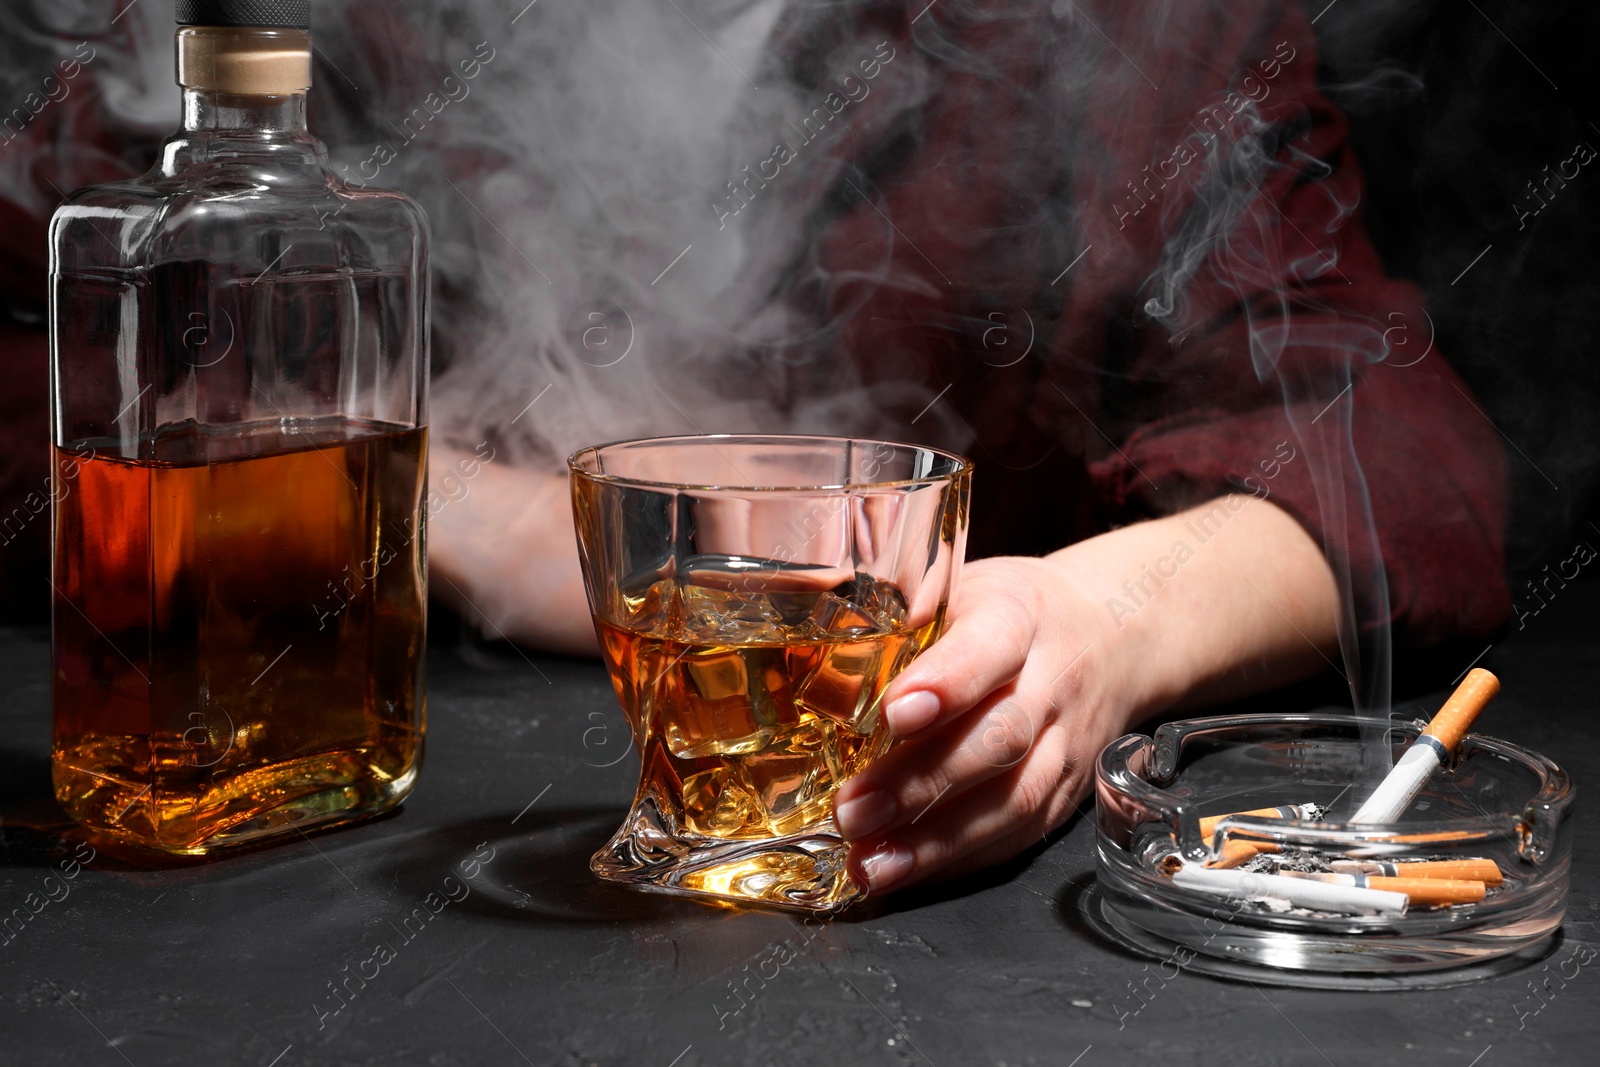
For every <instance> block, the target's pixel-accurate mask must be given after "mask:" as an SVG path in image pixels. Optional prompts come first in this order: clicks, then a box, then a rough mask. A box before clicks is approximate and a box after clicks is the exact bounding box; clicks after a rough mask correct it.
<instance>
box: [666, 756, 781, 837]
mask: <svg viewBox="0 0 1600 1067" xmlns="http://www.w3.org/2000/svg"><path fill="white" fill-rule="evenodd" d="M683 815H684V821H685V822H686V823H688V825H689V829H690V830H691V831H693V832H694V833H697V834H705V835H706V836H708V837H764V836H766V834H767V833H768V832H769V831H768V829H767V820H766V817H765V813H764V812H763V810H762V808H761V804H760V801H759V800H758V799H757V797H756V795H755V793H754V791H753V790H752V789H751V788H750V784H749V782H748V781H746V780H745V778H744V774H743V771H742V769H741V768H740V767H739V765H738V764H724V765H723V766H721V767H713V768H712V769H711V770H708V771H701V772H700V773H699V774H691V775H690V776H689V777H687V778H685V779H684V780H683Z"/></svg>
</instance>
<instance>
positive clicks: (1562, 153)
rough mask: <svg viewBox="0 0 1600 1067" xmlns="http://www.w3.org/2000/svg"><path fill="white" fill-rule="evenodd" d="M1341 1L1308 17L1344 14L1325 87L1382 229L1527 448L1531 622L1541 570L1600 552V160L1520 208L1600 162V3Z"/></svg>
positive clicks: (1492, 407) (1517, 584) (1520, 566)
mask: <svg viewBox="0 0 1600 1067" xmlns="http://www.w3.org/2000/svg"><path fill="white" fill-rule="evenodd" d="M1325 3H1326V0H1309V2H1308V3H1307V9H1308V10H1309V11H1310V12H1311V13H1312V14H1313V16H1315V15H1316V14H1317V12H1318V10H1319V9H1322V10H1324V11H1325V13H1324V14H1323V15H1322V16H1321V17H1320V18H1319V19H1318V21H1317V26H1316V28H1317V34H1318V38H1319V43H1320V45H1321V49H1322V61H1323V65H1322V81H1323V82H1324V84H1325V85H1327V86H1328V88H1329V91H1330V94H1331V95H1332V96H1333V97H1334V98H1335V99H1336V100H1337V101H1338V102H1339V104H1340V105H1341V106H1342V107H1343V108H1344V109H1345V111H1346V112H1347V114H1349V116H1350V119H1351V124H1352V127H1353V135H1354V140H1355V145H1356V149H1357V152H1358V154H1359V155H1360V157H1361V160H1362V163H1363V165H1364V166H1365V168H1366V170H1367V200H1366V205H1365V211H1366V224H1367V228H1368V231H1369V232H1370V233H1371V235H1372V238H1373V240H1374V242H1375V243H1376V244H1377V246H1378V249H1379V251H1380V253H1381V254H1382V255H1383V258H1384V263H1385V265H1386V266H1387V267H1388V269H1389V272H1390V273H1391V274H1397V275H1401V276H1404V277H1408V278H1411V279H1413V280H1415V281H1417V282H1418V283H1420V284H1421V285H1422V286H1423V288H1424V290H1425V291H1426V292H1427V296H1428V307H1429V312H1430V314H1431V316H1432V320H1433V324H1434V326H1436V327H1437V346H1436V348H1435V352H1436V353H1437V352H1439V351H1442V352H1444V353H1445V354H1446V355H1447V357H1448V358H1449V360H1450V362H1451V363H1452V364H1453V365H1454V366H1455V367H1456V368H1457V370H1459V371H1460V373H1461V376H1462V377H1463V378H1465V379H1466V381H1467V384H1468V385H1469V386H1470V387H1471V388H1472V390H1473V391H1474V392H1475V393H1476V394H1477V397H1478V399H1479V402H1480V403H1481V404H1482V405H1483V407H1484V409H1485V411H1486V412H1487V413H1488V414H1489V416H1490V417H1491V418H1492V419H1493V421H1494V423H1495V425H1496V427H1497V428H1498V429H1499V430H1500V432H1501V434H1502V436H1503V437H1504V439H1505V440H1506V441H1507V442H1508V444H1507V446H1506V453H1507V458H1508V460H1509V468H1510V472H1511V478H1512V508H1511V513H1510V522H1509V529H1508V531H1507V535H1508V536H1507V557H1508V559H1507V563H1508V568H1509V570H1510V572H1511V576H1512V579H1513V582H1512V595H1513V597H1514V598H1515V599H1516V600H1517V602H1518V605H1519V607H1520V608H1524V609H1526V608H1528V607H1531V606H1534V605H1535V602H1534V601H1532V600H1531V598H1530V597H1529V596H1528V593H1527V586H1526V584H1525V583H1526V580H1527V578H1528V577H1529V576H1531V575H1532V574H1533V573H1534V572H1537V571H1539V570H1540V569H1541V568H1542V567H1544V566H1545V565H1546V564H1547V563H1550V564H1553V563H1554V562H1556V561H1559V560H1562V559H1565V558H1567V557H1568V556H1570V555H1571V549H1572V544H1573V542H1574V541H1575V540H1576V539H1579V538H1582V539H1587V540H1589V541H1590V543H1591V544H1594V545H1596V546H1597V547H1600V533H1597V532H1596V531H1595V529H1593V528H1592V527H1590V526H1589V525H1588V522H1589V520H1591V519H1593V518H1594V512H1595V507H1596V503H1597V498H1596V483H1597V477H1600V432H1597V421H1596V402H1597V400H1600V368H1597V366H1596V360H1595V350H1594V342H1595V335H1596V331H1595V327H1594V322H1595V312H1596V309H1597V307H1600V269H1597V266H1596V256H1597V252H1600V243H1597V238H1600V224H1597V219H1600V203H1597V201H1596V186H1597V182H1600V159H1596V160H1595V161H1593V162H1591V163H1590V164H1589V165H1588V166H1587V167H1584V168H1582V169H1581V170H1580V171H1579V174H1578V177H1577V179H1576V180H1574V181H1572V182H1570V183H1568V185H1567V187H1566V188H1565V189H1559V190H1558V191H1557V193H1556V194H1555V196H1554V197H1553V198H1551V200H1550V203H1549V205H1548V206H1547V207H1545V208H1544V209H1543V210H1542V211H1541V212H1539V214H1538V215H1537V216H1535V217H1532V218H1529V219H1528V220H1527V224H1526V227H1525V228H1524V229H1521V230H1519V229H1518V219H1517V210H1516V205H1519V204H1521V205H1524V206H1528V205H1532V204H1534V203H1535V202H1534V201H1532V200H1531V199H1529V193H1528V186H1527V183H1528V182H1529V181H1531V180H1535V179H1538V178H1542V177H1544V167H1545V166H1546V165H1548V166H1549V167H1550V168H1551V171H1552V172H1553V171H1554V169H1555V167H1556V165H1557V164H1558V163H1560V162H1561V161H1563V160H1565V159H1568V158H1569V157H1570V156H1571V155H1572V153H1573V148H1574V147H1575V146H1576V145H1577V144H1578V143H1579V142H1585V143H1587V144H1588V145H1589V146H1590V147H1591V148H1593V149H1596V150H1597V151H1600V128H1597V124H1600V107H1597V106H1596V103H1595V102H1596V101H1597V100H1600V76H1597V70H1600V68H1597V64H1596V54H1595V47H1596V45H1597V44H1600V5H1597V4H1595V3H1593V2H1591V0H1566V2H1554V3H1527V2H1507V0H1447V2H1438V0H1424V2H1405V0H1401V2H1397V3H1373V2H1368V3H1362V2H1359V0H1338V2H1337V3H1335V4H1333V5H1332V6H1331V7H1328V8H1324V7H1323V5H1324V4H1325ZM1508 38H1509V40H1508ZM1485 248H1488V249H1489V251H1488V252H1487V254H1485V255H1484V256H1483V258H1482V259H1480V260H1478V262H1477V263H1476V264H1475V265H1473V266H1472V267H1471V269H1470V270H1467V271H1466V274H1465V276H1461V272H1462V271H1463V270H1465V269H1466V268H1467V267H1468V265H1469V264H1472V261H1473V259H1474V257H1476V256H1478V255H1479V253H1482V252H1484V249H1485ZM1458 277H1459V281H1458V280H1457V278H1458ZM1395 325H1396V326H1405V327H1406V329H1407V332H1406V334H1405V335H1404V336H1405V339H1406V345H1405V346H1403V347H1400V346H1397V348H1396V352H1395V354H1394V355H1393V356H1392V357H1391V358H1392V359H1394V360H1395V362H1397V363H1405V362H1408V361H1409V360H1411V359H1414V358H1416V357H1417V356H1419V355H1420V354H1421V353H1422V351H1423V350H1424V347H1425V344H1426V341H1427V337H1428V324H1427V323H1419V324H1415V325H1413V324H1409V323H1395ZM1400 337H1401V335H1400V334H1395V335H1393V336H1392V337H1391V341H1398V340H1399V339H1400ZM1408 349H1409V350H1410V353H1411V354H1410V355H1407V354H1406V353H1407V350H1408ZM1428 358H1434V356H1432V355H1430V356H1429V357H1428ZM1511 625H1512V628H1513V629H1515V628H1516V621H1515V620H1513V622H1512V624H1511Z"/></svg>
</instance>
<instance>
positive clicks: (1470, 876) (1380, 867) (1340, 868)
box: [1333, 859, 1505, 885]
mask: <svg viewBox="0 0 1600 1067" xmlns="http://www.w3.org/2000/svg"><path fill="white" fill-rule="evenodd" d="M1333 869H1334V870H1335V871H1337V872H1338V873H1340V874H1378V875H1383V876H1385V877H1388V878H1457V879H1463V880H1465V881H1469V882H1483V883H1484V884H1486V885H1499V884H1500V883H1501V882H1502V881H1504V879H1505V876H1504V875H1503V874H1502V873H1501V871H1500V865H1499V864H1498V863H1496V862H1495V861H1494V860H1486V859H1470V860H1334V861H1333Z"/></svg>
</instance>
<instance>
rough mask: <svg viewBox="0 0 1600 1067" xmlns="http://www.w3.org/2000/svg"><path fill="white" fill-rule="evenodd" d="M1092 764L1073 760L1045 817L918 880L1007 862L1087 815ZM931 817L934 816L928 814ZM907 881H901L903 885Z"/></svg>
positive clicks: (933, 879) (937, 878)
mask: <svg viewBox="0 0 1600 1067" xmlns="http://www.w3.org/2000/svg"><path fill="white" fill-rule="evenodd" d="M1092 764H1093V760H1092V758H1086V759H1084V760H1083V761H1082V762H1081V763H1074V764H1073V766H1072V769H1071V770H1069V771H1068V772H1067V773H1066V774H1065V775H1063V776H1062V779H1061V784H1060V786H1059V788H1058V789H1057V791H1056V795H1055V796H1054V797H1052V798H1051V800H1050V802H1049V804H1048V805H1047V807H1046V810H1045V812H1044V814H1043V817H1042V818H1041V819H1040V820H1039V821H1038V823H1037V824H1036V825H1024V826H1019V827H1017V828H1016V829H1014V830H1012V831H1011V832H1010V833H1009V834H1006V835H1004V836H1002V837H1000V838H999V839H998V840H995V841H992V842H990V843H989V844H987V845H984V846H983V847H982V848H978V849H976V850H974V851H972V852H969V853H967V854H966V855H965V856H962V857H961V858H960V859H957V860H955V861H953V862H951V863H948V864H946V865H945V866H943V867H941V868H939V869H938V870H936V871H929V872H928V873H927V875H926V876H925V877H924V878H922V879H919V880H921V881H930V882H943V881H947V880H949V879H952V878H960V877H961V876H963V875H967V874H971V873H972V872H974V871H981V870H984V869H986V868H989V867H993V866H995V865H996V864H1000V863H1004V862H1006V861H1007V860H1009V859H1011V858H1012V857H1014V856H1019V855H1021V854H1022V853H1023V852H1026V851H1027V850H1028V849H1030V848H1033V847H1034V846H1035V845H1038V844H1041V843H1042V842H1044V841H1046V840H1048V839H1049V837H1050V835H1051V834H1052V833H1054V832H1055V831H1056V830H1057V829H1059V828H1060V827H1061V826H1062V825H1064V824H1065V823H1067V822H1068V821H1070V820H1071V819H1073V818H1076V817H1078V816H1081V815H1084V814H1085V810H1084V807H1085V802H1086V801H1087V799H1088V796H1089V790H1090V788H1091V785H1092V781H1093V779H1092V772H1091V770H1090V768H1091V766H1092ZM929 818H932V816H929ZM905 884H906V883H902V886H901V888H904V887H905Z"/></svg>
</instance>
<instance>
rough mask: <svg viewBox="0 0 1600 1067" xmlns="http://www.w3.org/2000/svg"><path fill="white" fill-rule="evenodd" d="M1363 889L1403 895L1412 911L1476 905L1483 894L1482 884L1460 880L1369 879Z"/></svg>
mask: <svg viewBox="0 0 1600 1067" xmlns="http://www.w3.org/2000/svg"><path fill="white" fill-rule="evenodd" d="M1366 888H1368V889H1387V890H1388V891H1389V892H1391V893H1404V894H1405V895H1406V896H1408V897H1410V898H1411V904H1412V906H1413V907H1418V908H1440V907H1445V906H1447V905H1452V904H1477V903H1479V902H1480V901H1482V900H1483V897H1484V893H1485V892H1486V890H1485V888H1484V885H1483V883H1482V882H1474V881H1467V880H1465V879H1459V878H1385V877H1383V876H1382V875H1372V876H1370V877H1368V878H1367V881H1366Z"/></svg>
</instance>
